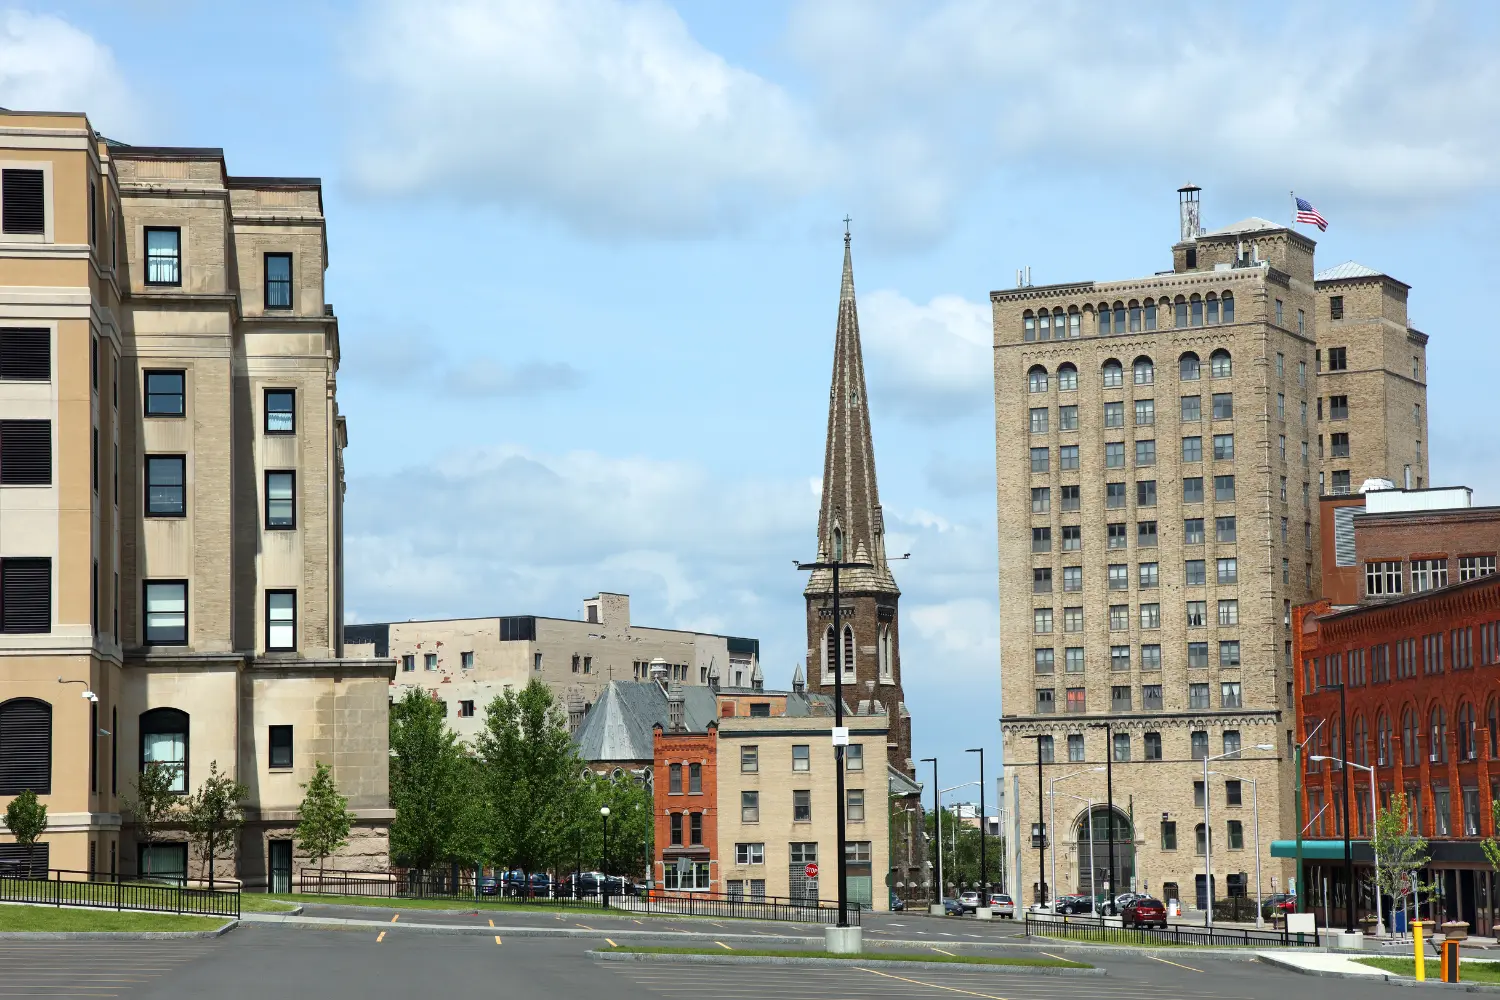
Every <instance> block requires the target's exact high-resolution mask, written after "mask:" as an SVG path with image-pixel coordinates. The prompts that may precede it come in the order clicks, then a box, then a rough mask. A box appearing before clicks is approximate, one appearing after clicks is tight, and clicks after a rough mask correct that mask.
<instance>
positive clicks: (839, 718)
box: [797, 529, 875, 951]
mask: <svg viewBox="0 0 1500 1000" xmlns="http://www.w3.org/2000/svg"><path fill="white" fill-rule="evenodd" d="M797 568H798V569H800V570H820V569H829V570H832V571H833V728H834V733H833V766H834V770H835V771H836V772H837V776H836V782H835V783H836V788H835V794H836V795H837V796H838V802H837V803H835V805H834V815H835V816H836V818H837V820H838V834H839V836H838V852H839V853H838V858H837V859H836V863H837V865H838V887H839V922H838V926H839V928H840V929H841V930H843V929H846V928H848V926H849V866H848V859H847V858H846V857H845V852H846V851H847V850H848V842H849V831H848V829H847V827H846V826H845V825H844V743H841V742H840V737H841V736H842V737H843V738H844V740H845V741H847V739H848V734H847V733H845V732H844V625H843V622H844V619H843V608H842V607H840V604H839V601H840V597H839V570H840V569H874V568H875V564H874V563H870V562H845V561H844V536H843V533H842V532H840V531H838V530H837V529H835V531H834V533H833V558H832V559H830V560H827V561H823V560H819V561H818V562H810V563H805V562H799V563H797ZM855 950H856V951H857V950H858V949H857V948H856V949H855Z"/></svg>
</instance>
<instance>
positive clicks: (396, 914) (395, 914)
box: [391, 913, 401, 924]
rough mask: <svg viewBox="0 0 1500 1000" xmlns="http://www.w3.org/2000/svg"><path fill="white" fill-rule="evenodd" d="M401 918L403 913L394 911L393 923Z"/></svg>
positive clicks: (392, 915)
mask: <svg viewBox="0 0 1500 1000" xmlns="http://www.w3.org/2000/svg"><path fill="white" fill-rule="evenodd" d="M400 919H401V914H399V913H392V914H391V923H393V924H394V923H395V922H396V921H398V920H400Z"/></svg>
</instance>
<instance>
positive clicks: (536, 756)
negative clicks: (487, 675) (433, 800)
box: [476, 678, 597, 872]
mask: <svg viewBox="0 0 1500 1000" xmlns="http://www.w3.org/2000/svg"><path fill="white" fill-rule="evenodd" d="M476 749H477V751H478V757H479V760H480V762H481V764H482V765H483V776H484V781H485V784H486V790H487V796H486V799H487V802H488V807H489V823H488V833H489V856H490V858H491V860H493V861H494V862H495V863H496V864H503V865H505V866H507V867H510V868H519V869H521V870H522V871H526V872H533V871H541V870H543V869H544V868H545V867H546V865H547V862H549V861H555V860H556V859H557V858H558V857H559V855H560V853H561V851H562V850H563V849H564V846H565V836H563V834H564V833H565V828H566V826H567V825H568V821H569V820H570V819H573V818H574V814H575V813H577V811H578V810H577V809H576V804H575V803H574V801H573V800H574V797H575V796H577V795H578V785H579V783H580V782H581V781H582V780H583V779H582V777H581V775H582V772H583V770H584V765H583V762H582V761H581V760H580V759H579V757H578V752H577V749H576V748H575V747H574V745H573V740H572V737H570V736H569V735H568V720H567V715H566V714H565V713H564V712H563V710H562V708H561V706H559V705H558V704H557V702H556V701H555V700H554V699H553V697H552V692H551V691H550V690H549V689H548V688H547V686H546V685H545V684H543V683H542V682H541V681H539V680H536V679H535V678H533V679H532V681H531V682H530V683H529V684H527V685H526V687H525V688H524V689H522V690H521V691H520V692H519V693H517V692H515V691H506V692H505V693H504V694H502V695H500V696H499V697H497V698H495V699H494V700H493V701H491V702H490V704H489V706H488V707H487V708H486V709H485V720H484V730H483V731H482V732H481V733H480V734H479V740H478V744H477V747H476ZM570 806H572V807H574V808H570ZM596 815H597V811H596Z"/></svg>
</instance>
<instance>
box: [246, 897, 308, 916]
mask: <svg viewBox="0 0 1500 1000" xmlns="http://www.w3.org/2000/svg"><path fill="white" fill-rule="evenodd" d="M296 908H297V904H296V903H290V902H287V901H286V900H285V899H281V898H278V897H276V896H268V895H266V894H265V893H263V892H242V893H240V912H241V913H290V912H292V911H293V910H295V909H296Z"/></svg>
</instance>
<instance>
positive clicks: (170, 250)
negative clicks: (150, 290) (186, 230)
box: [146, 226, 182, 285]
mask: <svg viewBox="0 0 1500 1000" xmlns="http://www.w3.org/2000/svg"><path fill="white" fill-rule="evenodd" d="M146 284H148V285H181V284H182V230H181V229H179V228H177V227H176V226H171V227H168V226H147V227H146Z"/></svg>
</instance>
